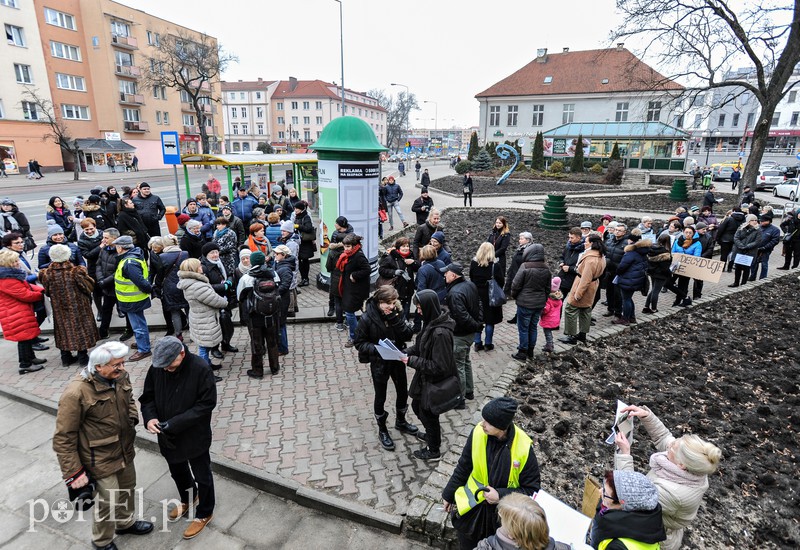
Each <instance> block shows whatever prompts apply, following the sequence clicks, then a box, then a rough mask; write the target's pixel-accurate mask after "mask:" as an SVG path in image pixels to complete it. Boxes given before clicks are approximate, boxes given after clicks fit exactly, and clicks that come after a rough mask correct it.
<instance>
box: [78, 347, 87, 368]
mask: <svg viewBox="0 0 800 550" xmlns="http://www.w3.org/2000/svg"><path fill="white" fill-rule="evenodd" d="M78 364H79V365H80V366H82V367H85V366H86V365H88V364H89V354H88V353H87V352H86V350H83V351H79V352H78Z"/></svg>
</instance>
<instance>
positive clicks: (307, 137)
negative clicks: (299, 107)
mask: <svg viewBox="0 0 800 550" xmlns="http://www.w3.org/2000/svg"><path fill="white" fill-rule="evenodd" d="M303 141H311V131H310V130H306V131H305V132H303Z"/></svg>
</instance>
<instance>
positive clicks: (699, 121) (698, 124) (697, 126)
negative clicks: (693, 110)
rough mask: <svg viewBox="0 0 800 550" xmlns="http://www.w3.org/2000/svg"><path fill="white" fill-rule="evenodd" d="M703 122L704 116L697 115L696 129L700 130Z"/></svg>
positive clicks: (695, 117) (695, 120)
mask: <svg viewBox="0 0 800 550" xmlns="http://www.w3.org/2000/svg"><path fill="white" fill-rule="evenodd" d="M702 121H703V115H701V114H696V115H694V127H695V128H700V123H701V122H702Z"/></svg>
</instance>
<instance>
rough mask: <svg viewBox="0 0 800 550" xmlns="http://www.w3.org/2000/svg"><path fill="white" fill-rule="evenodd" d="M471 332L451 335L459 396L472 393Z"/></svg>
mask: <svg viewBox="0 0 800 550" xmlns="http://www.w3.org/2000/svg"><path fill="white" fill-rule="evenodd" d="M472 339H473V335H472V334H462V335H460V336H455V335H454V336H453V358H454V359H455V361H456V369H458V379H459V381H460V382H461V397H465V396H466V394H468V393H473V389H474V387H473V383H472V361H471V360H470V358H469V350H470V348H471V347H472Z"/></svg>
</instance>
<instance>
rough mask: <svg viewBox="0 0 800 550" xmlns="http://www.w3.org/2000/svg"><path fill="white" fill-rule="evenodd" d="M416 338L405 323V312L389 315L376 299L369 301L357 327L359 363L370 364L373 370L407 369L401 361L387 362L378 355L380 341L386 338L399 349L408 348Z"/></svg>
mask: <svg viewBox="0 0 800 550" xmlns="http://www.w3.org/2000/svg"><path fill="white" fill-rule="evenodd" d="M413 336H414V333H413V331H412V330H411V327H410V326H408V324H407V323H406V322H405V321H403V312H402V311H397V310H393V311H392V312H391V313H390V314H389V315H384V314H383V313H382V312H381V309H380V307H378V303H377V302H376V301H375V299H374V298H370V299H369V300H367V305H366V306H365V307H364V314H363V315H362V316H361V318H360V319H359V320H358V325H357V326H356V339H355V340H354V342H355V348H356V349H357V350H358V361H359V362H360V363H369V364H370V367H371V368H372V369H373V372H374V371H375V369H384V368H398V367H399V368H405V365H403V363H401V362H400V361H385V360H384V359H383V358H382V357H381V356H380V354H379V353H378V351H377V349H376V346H377V345H378V341H380V340H383V339H384V338H385V339H387V340H389V341H391V342H392V343H393V344H394V345H395V346H397V348H398V349H403V348H405V347H406V343H407V342H408V341H409V340H411V338H412V337H413Z"/></svg>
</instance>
